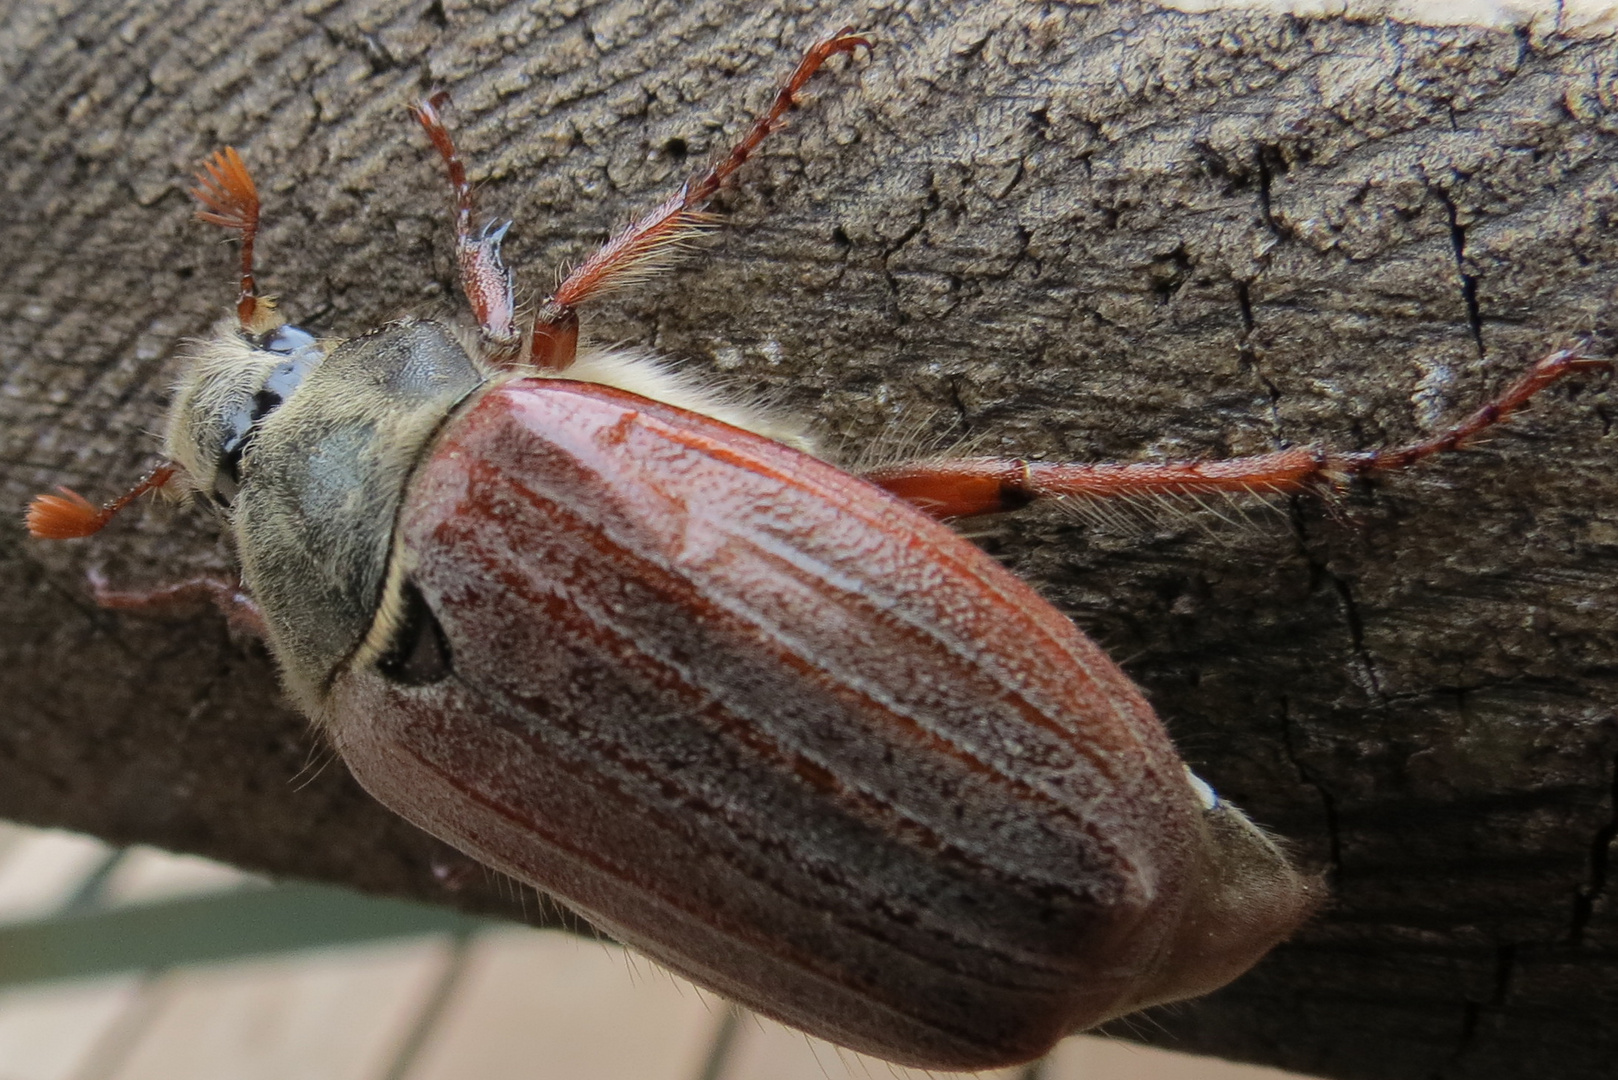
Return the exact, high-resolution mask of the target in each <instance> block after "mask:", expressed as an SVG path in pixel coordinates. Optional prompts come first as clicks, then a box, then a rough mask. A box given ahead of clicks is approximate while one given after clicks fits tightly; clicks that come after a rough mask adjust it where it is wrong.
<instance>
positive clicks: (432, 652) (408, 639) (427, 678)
mask: <svg viewBox="0 0 1618 1080" xmlns="http://www.w3.org/2000/svg"><path fill="white" fill-rule="evenodd" d="M376 668H377V670H378V671H379V672H381V673H382V677H383V678H385V679H387V680H389V681H390V682H396V683H402V684H403V685H405V686H430V685H432V684H433V683H436V682H442V681H443V680H444V679H446V678H448V677H449V674H450V671H451V670H452V668H451V664H450V655H449V642H448V641H446V640H445V639H444V628H443V627H442V626H440V625H439V623H438V616H436V615H434V614H433V609H432V608H430V607H428V606H427V601H426V600H425V599H423V598H422V595H421V590H419V589H417V588H416V586H415V585H414V584H412V583H410V582H408V581H407V582H405V585H404V617H403V618H402V619H400V620H399V629H398V630H397V631H396V632H395V634H394V636H393V643H392V644H391V645H390V646H389V647H388V651H387V652H386V653H384V654H383V656H382V658H381V659H379V660H378V661H377V662H376Z"/></svg>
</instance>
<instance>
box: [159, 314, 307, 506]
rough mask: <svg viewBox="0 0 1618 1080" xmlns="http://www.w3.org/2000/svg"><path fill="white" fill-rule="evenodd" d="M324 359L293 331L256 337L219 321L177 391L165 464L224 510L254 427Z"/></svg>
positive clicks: (274, 330)
mask: <svg viewBox="0 0 1618 1080" xmlns="http://www.w3.org/2000/svg"><path fill="white" fill-rule="evenodd" d="M325 357H326V351H325V348H324V347H323V346H322V345H321V343H320V342H319V341H317V340H316V339H315V337H314V335H313V334H311V333H309V332H308V331H307V330H302V329H299V328H298V327H296V326H289V325H287V324H285V323H278V324H277V325H275V326H272V327H269V328H267V329H265V330H263V331H261V332H258V333H254V332H252V331H251V330H249V329H244V328H240V327H238V326H237V325H235V321H234V320H231V321H228V322H225V323H222V324H221V325H220V326H219V327H218V328H217V330H216V331H215V333H214V336H213V337H212V338H210V339H208V340H207V341H205V342H203V343H202V346H201V348H200V349H199V350H198V352H197V354H196V356H195V358H194V360H193V361H192V363H191V366H190V367H189V368H188V369H187V371H186V373H185V375H184V377H182V378H181V380H180V384H179V386H178V387H177V388H176V390H175V395H174V404H173V405H172V406H171V407H170V409H169V417H168V424H167V428H166V430H165V432H164V446H165V449H166V450H167V451H168V455H169V457H170V459H172V460H173V461H176V462H178V463H179V464H180V466H181V467H182V468H183V469H184V470H185V472H186V475H187V476H188V477H189V479H190V481H191V483H192V484H193V485H194V486H195V487H196V489H197V490H198V491H200V492H202V493H203V494H204V495H206V496H207V497H209V498H210V499H212V500H213V501H214V502H215V503H218V504H219V505H220V506H229V505H230V503H231V501H232V500H233V499H234V498H235V496H236V486H237V484H238V482H239V481H240V478H241V463H242V457H243V455H244V454H245V453H246V451H247V449H248V447H249V445H250V444H251V443H252V440H253V436H254V434H255V433H256V432H257V430H258V427H259V425H260V424H261V423H262V422H263V420H264V418H265V417H267V416H268V415H270V413H272V412H274V411H275V410H276V409H278V408H279V407H280V406H281V405H282V404H283V403H285V401H286V400H287V398H289V397H291V396H292V394H293V392H294V391H296V390H297V388H298V387H299V386H300V385H301V384H302V383H303V380H304V379H305V378H306V377H307V376H308V374H309V373H310V372H311V371H313V370H314V369H315V368H316V367H317V366H318V365H319V364H320V362H321V361H322V360H324V359H325Z"/></svg>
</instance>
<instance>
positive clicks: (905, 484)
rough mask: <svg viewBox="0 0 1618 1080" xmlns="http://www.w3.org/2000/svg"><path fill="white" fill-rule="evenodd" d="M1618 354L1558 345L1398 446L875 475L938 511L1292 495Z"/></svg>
mask: <svg viewBox="0 0 1618 1080" xmlns="http://www.w3.org/2000/svg"><path fill="white" fill-rule="evenodd" d="M1612 366H1613V364H1612V362H1611V361H1609V360H1603V359H1598V358H1595V357H1589V356H1585V355H1583V353H1582V352H1581V351H1580V350H1579V349H1558V350H1557V351H1556V352H1553V353H1551V354H1550V355H1548V356H1545V357H1543V358H1542V359H1541V360H1539V362H1537V363H1536V364H1534V365H1533V367H1531V368H1529V369H1528V371H1527V372H1525V373H1524V374H1523V375H1521V376H1520V377H1519V378H1518V379H1517V380H1516V381H1515V382H1513V383H1512V384H1511V385H1510V386H1508V387H1507V388H1506V389H1505V390H1503V391H1502V392H1501V393H1500V394H1499V395H1498V396H1497V397H1495V398H1494V399H1493V400H1491V401H1489V402H1488V403H1487V404H1485V405H1484V406H1483V407H1482V408H1480V409H1478V410H1477V411H1476V412H1474V413H1472V415H1470V416H1468V417H1467V418H1466V419H1464V420H1462V421H1460V422H1459V423H1457V424H1455V425H1453V426H1452V427H1450V428H1448V429H1446V430H1445V431H1443V432H1441V433H1439V434H1438V435H1435V436H1434V437H1432V438H1430V439H1424V440H1422V441H1420V442H1414V443H1411V444H1409V445H1407V446H1401V447H1397V448H1395V449H1392V450H1365V451H1359V452H1356V453H1335V452H1332V451H1328V450H1324V449H1320V448H1318V447H1302V448H1298V449H1293V450H1278V451H1276V452H1274V453H1270V454H1257V455H1254V456H1252V457H1239V458H1228V459H1226V460H1224V461H1166V462H1139V463H1136V464H1128V465H1086V464H1071V463H1065V462H1064V463H1054V462H1044V461H1024V460H1021V459H1007V458H962V459H958V460H953V461H952V460H949V459H937V460H923V461H912V462H902V463H900V464H897V465H889V466H884V467H882V468H878V469H873V470H871V471H869V472H867V473H866V474H865V478H866V479H867V480H869V481H871V482H872V483H874V484H876V485H877V486H878V487H881V488H885V489H887V490H888V491H891V492H892V493H893V494H895V495H897V496H899V497H900V498H901V499H904V500H905V501H906V502H909V503H912V504H914V505H915V506H916V507H917V508H919V509H920V510H922V511H924V512H926V513H928V514H930V515H932V516H933V517H936V518H961V517H972V516H974V515H977V514H995V513H1000V512H1002V511H1005V510H1015V509H1017V508H1018V507H1020V506H1026V505H1027V504H1028V503H1030V502H1032V501H1033V500H1034V499H1038V498H1050V497H1062V496H1070V497H1078V498H1091V499H1099V498H1111V497H1114V496H1126V497H1127V496H1140V495H1198V494H1205V493H1210V492H1239V493H1246V494H1260V495H1267V494H1287V493H1291V492H1298V491H1305V490H1309V489H1316V488H1321V487H1327V486H1331V485H1335V484H1341V483H1343V482H1345V481H1347V480H1349V479H1352V478H1353V477H1357V476H1365V475H1368V474H1370V473H1377V472H1393V471H1395V470H1398V469H1406V468H1409V467H1410V466H1412V465H1414V464H1416V463H1417V462H1418V461H1421V460H1423V459H1424V458H1428V457H1431V456H1432V455H1433V454H1438V453H1443V452H1444V451H1446V450H1453V449H1455V448H1457V447H1459V446H1462V445H1464V444H1466V443H1468V442H1470V441H1472V440H1473V439H1476V438H1477V437H1478V436H1480V435H1482V434H1483V433H1484V432H1486V431H1488V430H1489V429H1490V428H1492V427H1494V426H1495V425H1496V424H1499V423H1501V422H1503V421H1504V420H1506V419H1507V418H1508V417H1510V416H1511V415H1512V414H1513V413H1515V412H1516V411H1517V410H1519V409H1521V408H1522V407H1523V406H1524V405H1526V404H1528V402H1529V401H1530V400H1531V399H1532V398H1533V397H1534V395H1536V394H1538V393H1539V392H1540V391H1541V390H1544V389H1545V388H1546V387H1547V386H1550V385H1551V384H1552V383H1554V382H1556V381H1557V380H1558V379H1560V378H1562V377H1563V376H1564V375H1568V374H1571V373H1573V372H1575V371H1590V370H1598V369H1599V370H1611V369H1612Z"/></svg>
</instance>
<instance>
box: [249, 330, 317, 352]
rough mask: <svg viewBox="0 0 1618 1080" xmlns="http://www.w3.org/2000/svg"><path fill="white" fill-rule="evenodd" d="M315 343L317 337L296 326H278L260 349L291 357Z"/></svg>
mask: <svg viewBox="0 0 1618 1080" xmlns="http://www.w3.org/2000/svg"><path fill="white" fill-rule="evenodd" d="M314 343H315V336H314V335H313V334H311V333H310V332H309V331H307V330H302V329H299V328H298V327H296V326H278V327H276V328H275V329H274V330H272V331H270V333H269V335H268V336H266V337H265V338H264V341H263V344H262V345H261V346H260V348H262V349H264V350H266V351H267V352H272V353H281V354H282V355H289V354H291V353H295V352H297V351H298V350H299V349H304V348H308V347H309V346H310V345H313V344H314Z"/></svg>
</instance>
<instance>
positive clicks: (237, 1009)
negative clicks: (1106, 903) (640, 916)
mask: <svg viewBox="0 0 1618 1080" xmlns="http://www.w3.org/2000/svg"><path fill="white" fill-rule="evenodd" d="M924 1075H926V1074H924V1073H920V1072H917V1071H914V1070H910V1069H902V1068H898V1067H896V1066H892V1065H889V1064H887V1063H886V1062H883V1061H878V1060H875V1059H872V1058H866V1057H863V1056H861V1055H858V1054H852V1053H849V1052H847V1051H844V1050H839V1049H837V1048H836V1047H834V1046H832V1045H830V1044H829V1043H824V1042H821V1041H819V1040H816V1039H810V1038H808V1037H806V1036H804V1035H801V1034H799V1033H798V1032H795V1031H792V1030H790V1029H788V1028H785V1027H782V1026H781V1025H779V1024H776V1023H773V1022H771V1021H768V1020H764V1019H761V1018H759V1017H756V1016H754V1015H752V1014H750V1013H747V1012H745V1011H742V1010H738V1009H735V1008H734V1007H732V1006H730V1005H728V1004H726V1003H725V1002H724V1001H722V1000H720V999H718V998H716V997H714V996H712V995H711V994H708V993H705V992H703V991H701V990H698V989H697V988H696V987H695V986H692V985H691V984H690V983H688V982H686V981H685V980H683V979H680V978H677V977H675V976H673V975H671V974H669V973H668V972H666V971H664V970H662V969H661V968H659V967H657V966H656V965H654V964H652V963H651V962H650V961H648V960H645V959H643V958H641V957H638V956H635V955H633V954H631V953H628V952H626V951H625V950H623V949H620V948H618V947H617V946H613V945H608V944H605V943H602V942H599V941H592V940H590V939H587V938H581V937H577V936H574V935H570V934H565V933H561V932H558V931H542V930H530V929H527V928H522V927H514V926H511V925H507V924H499V923H494V922H483V921H480V920H475V919H470V918H467V917H465V916H461V915H457V914H455V913H453V912H448V911H444V910H441V909H437V908H432V907H428V906H425V905H416V904H409V903H404V902H401V901H396V900H382V899H374V898H369V897H363V896H360V895H359V894H356V893H349V892H344V891H341V890H338V889H333V888H329V887H325V886H310V885H301V884H276V883H272V882H270V881H267V880H265V879H263V878H260V877H256V876H253V875H250V874H246V873H243V872H242V871H240V870H236V869H234V868H232V867H229V866H225V865H222V864H220V863H215V862H209V861H208V860H205V859H199V858H196V857H193V856H180V855H171V854H169V853H167V852H162V851H158V850H156V849H154V848H146V847H130V848H123V849H117V848H113V847H110V846H108V845H107V844H105V843H103V842H101V841H99V840H96V839H93V838H91V837H87V836H81V835H78V834H74V833H67V832H60V831H52V830H41V829H29V828H24V827H22V826H17V825H10V824H7V823H5V822H0V1080H258V1078H263V1080H474V1078H475V1080H529V1078H542V1077H543V1078H549V1077H557V1078H565V1080H609V1078H610V1080H843V1078H845V1077H846V1078H867V1077H871V1078H878V1080H882V1078H894V1080H909V1078H912V1077H917V1078H919V1077H921V1076H924ZM979 1075H982V1076H985V1077H992V1078H994V1080H1092V1078H1094V1080H1286V1078H1287V1077H1289V1076H1291V1075H1292V1074H1288V1073H1281V1072H1277V1071H1275V1070H1273V1069H1264V1068H1258V1067H1253V1066H1245V1065H1235V1064H1231V1063H1228V1062H1222V1061H1216V1060H1213V1059H1210V1058H1198V1057H1192V1056H1190V1055H1186V1054H1176V1053H1170V1052H1167V1051H1163V1050H1153V1049H1148V1048H1145V1047H1140V1046H1135V1045H1132V1044H1130V1043H1126V1042H1122V1041H1117V1040H1112V1039H1104V1038H1094V1037H1090V1036H1076V1037H1074V1038H1071V1039H1068V1040H1067V1041H1065V1042H1064V1043H1062V1045H1061V1046H1060V1047H1059V1048H1058V1049H1057V1051H1056V1052H1055V1053H1054V1054H1052V1055H1051V1056H1050V1057H1049V1058H1047V1059H1046V1060H1044V1061H1041V1062H1038V1063H1036V1064H1034V1065H1031V1066H1027V1067H1024V1068H1020V1069H1009V1070H1002V1071H999V1072H994V1073H983V1074H979Z"/></svg>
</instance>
